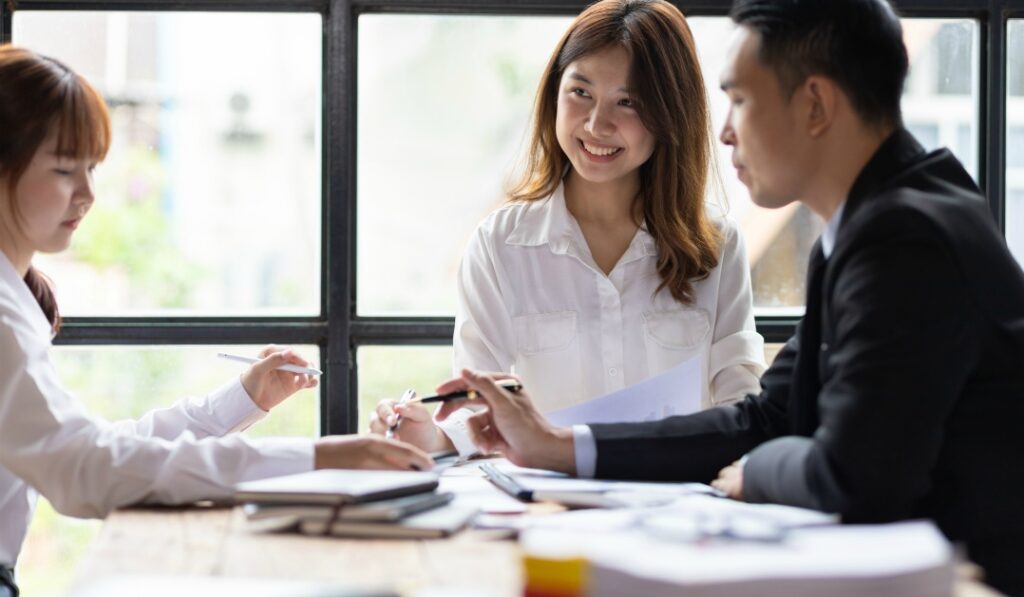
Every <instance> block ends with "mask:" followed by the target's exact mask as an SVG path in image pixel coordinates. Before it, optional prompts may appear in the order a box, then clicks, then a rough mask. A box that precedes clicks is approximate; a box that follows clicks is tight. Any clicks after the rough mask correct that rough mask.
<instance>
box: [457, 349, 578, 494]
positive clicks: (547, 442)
mask: <svg viewBox="0 0 1024 597" xmlns="http://www.w3.org/2000/svg"><path fill="white" fill-rule="evenodd" d="M510 377H511V376H509V375H505V374H500V373H498V374H485V373H477V372H475V371H470V370H469V369H463V371H462V375H461V376H460V377H457V378H455V379H451V380H449V381H446V382H445V383H443V384H441V385H440V386H438V388H437V393H438V394H448V393H450V392H455V391H457V390H466V389H471V390H476V392H477V393H478V398H477V400H479V401H482V402H483V403H484V404H486V405H487V408H486V409H485V410H482V411H480V412H478V413H476V414H474V415H473V416H471V417H469V419H468V420H467V421H466V424H467V428H468V429H469V433H470V437H471V438H472V440H473V443H474V444H476V445H477V447H479V448H480V449H481V450H482V451H484V452H495V451H499V452H502V453H503V454H504V455H505V457H506V458H508V459H509V460H510V461H512V462H513V463H515V464H517V465H519V466H526V467H531V468H543V469H548V470H554V471H561V472H564V473H569V474H570V475H574V474H576V454H575V452H574V446H573V439H572V430H571V429H567V428H560V427H554V426H552V425H551V424H550V423H548V422H547V419H545V418H544V416H543V415H541V414H540V412H538V411H537V409H536V408H535V407H534V406H533V403H532V402H530V397H529V396H528V395H527V394H526V392H524V391H520V392H518V393H512V392H509V391H508V390H506V389H504V388H502V387H500V386H498V385H497V384H495V383H494V382H495V380H496V379H508V378H510ZM464 404H465V402H464V401H463V400H452V401H449V402H445V403H444V404H442V405H441V408H440V409H438V411H437V418H438V419H439V420H444V419H445V417H447V416H448V415H449V414H451V413H452V412H455V411H456V410H458V409H459V408H461V407H462V406H463V405H464Z"/></svg>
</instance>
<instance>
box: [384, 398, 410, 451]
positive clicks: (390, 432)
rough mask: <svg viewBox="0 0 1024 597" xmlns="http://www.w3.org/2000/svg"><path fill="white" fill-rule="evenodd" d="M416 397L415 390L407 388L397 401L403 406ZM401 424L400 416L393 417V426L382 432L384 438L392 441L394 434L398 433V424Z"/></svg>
mask: <svg viewBox="0 0 1024 597" xmlns="http://www.w3.org/2000/svg"><path fill="white" fill-rule="evenodd" d="M415 397H416V390H414V389H412V388H409V389H408V390H406V391H404V392H402V397H401V398H399V399H398V403H399V404H405V403H406V402H409V401H410V400H412V399H413V398H415ZM401 422H402V415H399V414H396V415H395V424H394V425H391V426H389V427H388V430H387V431H385V432H384V437H386V438H388V439H392V438H394V437H395V432H396V431H398V424H399V423H401Z"/></svg>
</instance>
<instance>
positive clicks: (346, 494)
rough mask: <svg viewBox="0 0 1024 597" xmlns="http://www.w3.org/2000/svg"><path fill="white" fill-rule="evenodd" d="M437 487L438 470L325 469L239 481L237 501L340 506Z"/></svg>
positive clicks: (236, 487)
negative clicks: (436, 472) (434, 471)
mask: <svg viewBox="0 0 1024 597" xmlns="http://www.w3.org/2000/svg"><path fill="white" fill-rule="evenodd" d="M436 488H437V475H435V474H434V473H426V472H423V473H420V472H412V471H410V472H403V471H363V470H339V469H324V470H318V471H311V472H308V473H299V474H297V475H286V476H283V477H271V478H268V479H260V480H258V481H246V482H244V483H239V484H237V485H235V501H236V502H261V503H289V504H296V505H297V504H305V505H317V504H319V505H326V506H338V505H341V504H357V503H362V502H370V501H374V500H383V499H387V498H393V497H399V496H403V495H411V494H415V493H423V492H428V491H433V490H434V489H436Z"/></svg>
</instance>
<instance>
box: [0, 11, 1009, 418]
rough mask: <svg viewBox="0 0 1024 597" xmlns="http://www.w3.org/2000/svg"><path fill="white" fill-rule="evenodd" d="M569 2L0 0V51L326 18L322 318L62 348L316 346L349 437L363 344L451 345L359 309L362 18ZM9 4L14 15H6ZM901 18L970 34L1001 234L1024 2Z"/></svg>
mask: <svg viewBox="0 0 1024 597" xmlns="http://www.w3.org/2000/svg"><path fill="white" fill-rule="evenodd" d="M589 3H590V2H588V1H567V0H191V1H189V0H22V1H20V2H17V3H15V2H14V1H13V0H0V42H9V41H10V40H11V36H12V30H11V24H12V10H14V9H15V8H16V10H19V11H31V10H66V11H76V10H77V11H86V10H88V11H160V12H260V13H274V12H277V13H283V12H289V13H292V12H295V13H318V14H320V15H321V17H322V19H323V44H322V47H323V50H322V51H323V71H322V76H323V81H322V83H323V85H322V88H323V97H322V100H323V111H322V120H323V131H324V132H323V140H324V141H323V147H322V166H323V168H322V195H321V208H322V212H321V214H322V222H321V259H322V264H323V265H322V271H321V294H320V314H319V315H317V316H314V317H69V318H67V320H66V322H65V325H64V328H63V330H62V331H61V333H60V335H59V336H58V337H57V338H56V340H55V343H56V344H60V345H170V344H190V345H196V344H197V345H204V344H225V343H227V344H263V343H270V342H274V343H288V344H307V345H309V344H312V345H317V346H319V347H320V360H321V368H322V369H323V370H324V372H325V376H324V378H323V379H322V381H321V403H320V421H319V423H320V426H319V428H320V433H321V434H333V433H351V432H355V431H357V430H358V429H360V428H361V427H362V425H361V424H360V421H359V418H358V416H359V413H358V397H359V391H358V390H359V384H358V369H357V361H356V351H357V350H358V349H359V347H361V346H380V345H416V346H419V345H449V344H451V339H452V332H453V328H454V321H453V319H452V318H450V317H367V316H360V315H357V311H356V266H357V263H356V229H355V222H356V221H357V220H356V207H357V198H356V147H357V144H356V130H357V129H356V110H357V99H358V93H357V92H358V89H357V73H356V68H357V66H356V65H357V55H356V53H357V48H358V43H357V42H358V35H359V16H360V15H363V14H410V13H412V14H444V15H452V14H472V15H493V16H498V15H501V16H532V15H575V14H577V13H579V12H580V11H581V10H582V9H583V8H584V7H585V6H587V5H588V4H589ZM15 4H16V6H15ZM674 4H676V6H678V7H679V8H680V9H681V10H683V12H684V13H685V14H686V15H688V16H725V15H726V14H727V13H728V10H729V6H730V4H731V1H730V0H699V1H693V2H674ZM894 5H895V7H896V8H897V10H898V11H899V12H900V14H901V16H904V17H927V18H970V19H974V20H976V21H977V22H978V24H979V30H980V44H979V55H978V60H979V62H978V64H977V66H978V69H979V75H980V81H979V93H980V97H979V102H978V123H979V127H978V128H979V135H978V139H977V143H978V146H977V152H978V153H977V155H978V166H979V169H978V172H979V178H980V182H981V186H982V188H983V189H984V190H985V191H986V193H987V195H988V197H989V204H990V207H991V210H992V214H993V215H994V217H995V219H996V221H997V222H998V224H999V226H1000V228H1001V229H1003V230H1005V206H1006V138H1005V137H1006V73H1007V68H1006V65H1007V40H1006V36H1007V25H1008V21H1009V20H1010V19H1013V18H1024V0H897V1H895V2H894ZM798 321H799V317H782V316H759V317H757V329H758V331H759V332H760V333H761V334H762V335H763V336H764V338H765V340H766V341H767V342H784V341H786V340H787V339H788V338H789V336H790V335H792V333H793V331H794V329H795V327H796V324H797V322H798Z"/></svg>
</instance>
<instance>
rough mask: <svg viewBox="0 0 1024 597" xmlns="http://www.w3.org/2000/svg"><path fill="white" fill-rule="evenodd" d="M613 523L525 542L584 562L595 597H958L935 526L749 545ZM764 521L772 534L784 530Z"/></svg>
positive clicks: (530, 549) (649, 523) (842, 529)
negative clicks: (775, 529)
mask: <svg viewBox="0 0 1024 597" xmlns="http://www.w3.org/2000/svg"><path fill="white" fill-rule="evenodd" d="M722 501H725V500H722ZM585 514H586V515H589V516H595V515H597V516H599V515H600V514H602V512H600V511H591V512H587V513H585ZM608 514H613V515H615V516H616V517H617V521H616V523H615V524H611V525H605V526H604V528H602V530H601V532H590V531H582V530H575V531H573V530H568V529H567V528H559V529H557V530H556V529H546V528H545V529H541V528H538V529H533V530H529V531H527V532H525V533H523V534H522V535H521V542H522V544H523V546H524V549H525V551H526V553H528V554H531V555H532V557H543V555H542V554H545V553H547V554H551V555H550V557H552V558H555V559H558V558H565V557H567V556H568V555H569V554H577V555H581V556H583V557H585V558H586V559H587V560H588V561H589V562H590V570H589V578H588V590H587V595H589V596H592V597H604V596H613V595H615V596H618V595H645V596H650V597H659V596H661V595H665V596H669V595H671V596H675V595H680V594H695V595H702V596H705V597H718V596H722V597H746V596H750V597H754V596H757V597H772V596H775V595H778V596H780V597H782V596H785V597H803V596H807V597H810V596H818V595H830V596H840V597H843V596H846V595H849V596H851V597H853V596H861V595H872V597H888V596H893V597H895V596H909V595H913V596H915V597H926V596H936V597H939V596H943V597H945V596H949V595H951V594H952V588H953V578H954V569H953V557H952V550H951V548H950V546H949V544H948V542H947V541H946V540H945V538H944V537H943V536H942V535H941V533H939V531H938V530H937V529H936V528H935V527H934V525H933V524H932V523H930V522H907V523H896V524H890V525H865V526H838V525H827V526H814V527H806V528H786V529H785V532H784V533H783V534H782V535H780V536H776V537H768V536H764V537H761V538H757V537H756V536H753V537H751V538H750V539H749V540H742V539H735V538H731V539H730V538H726V537H714V536H711V535H716V534H717V533H707V534H706V535H705V536H703V537H700V536H685V535H682V534H681V535H674V534H673V533H672V532H671V531H672V528H671V527H672V525H671V524H667V523H668V522H669V521H671V518H670V516H671V515H670V514H667V513H665V512H662V513H660V514H657V515H652V516H650V517H647V518H644V519H639V520H638V519H636V518H635V517H634V519H633V520H632V522H629V521H627V520H625V519H626V518H627V516H626V515H627V513H626V512H624V511H614V512H610V513H608ZM693 514H694V512H693V510H690V511H689V515H693ZM676 515H677V516H680V517H684V516H686V515H687V514H683V513H680V512H677V513H676ZM707 516H710V515H707ZM766 516H767V517H766V518H765V520H766V521H769V522H771V523H772V524H779V522H780V520H781V519H774V518H773V516H772V515H771V514H768V515H766ZM662 522H665V523H666V524H665V525H664V526H663V527H659V526H658V525H659V524H660V523H662ZM581 526H582V525H581ZM609 527H610V528H609ZM666 527H667V528H666ZM591 528H601V527H600V525H599V524H592V525H591ZM659 529H660V530H659ZM538 554H541V556H538Z"/></svg>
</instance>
